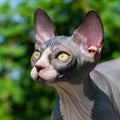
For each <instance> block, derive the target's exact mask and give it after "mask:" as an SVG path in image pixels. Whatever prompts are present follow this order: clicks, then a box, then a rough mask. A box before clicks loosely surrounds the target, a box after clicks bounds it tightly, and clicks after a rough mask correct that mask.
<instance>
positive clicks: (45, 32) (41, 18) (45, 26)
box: [34, 8, 55, 44]
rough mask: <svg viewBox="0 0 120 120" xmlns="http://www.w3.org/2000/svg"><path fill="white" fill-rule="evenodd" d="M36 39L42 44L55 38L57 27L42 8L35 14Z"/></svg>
mask: <svg viewBox="0 0 120 120" xmlns="http://www.w3.org/2000/svg"><path fill="white" fill-rule="evenodd" d="M34 25H35V38H36V40H37V44H42V43H44V42H46V41H48V40H49V39H51V38H52V37H54V36H55V26H54V24H53V22H52V21H51V19H50V17H49V16H48V15H47V14H46V13H45V12H44V11H43V10H42V9H40V8H38V9H36V11H35V13H34Z"/></svg>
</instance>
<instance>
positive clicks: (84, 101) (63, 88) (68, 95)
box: [55, 78, 93, 120]
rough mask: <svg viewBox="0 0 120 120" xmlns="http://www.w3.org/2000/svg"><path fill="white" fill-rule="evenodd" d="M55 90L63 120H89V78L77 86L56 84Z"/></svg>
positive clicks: (90, 102)
mask: <svg viewBox="0 0 120 120" xmlns="http://www.w3.org/2000/svg"><path fill="white" fill-rule="evenodd" d="M55 88H56V89H57V91H58V93H59V96H60V111H61V114H62V116H63V119H64V120H88V119H89V120H91V111H92V108H93V102H92V101H91V100H90V99H89V97H90V96H91V93H92V91H91V90H92V88H91V86H90V84H89V78H87V80H85V82H83V83H81V84H79V85H75V84H70V83H69V82H58V83H56V85H55Z"/></svg>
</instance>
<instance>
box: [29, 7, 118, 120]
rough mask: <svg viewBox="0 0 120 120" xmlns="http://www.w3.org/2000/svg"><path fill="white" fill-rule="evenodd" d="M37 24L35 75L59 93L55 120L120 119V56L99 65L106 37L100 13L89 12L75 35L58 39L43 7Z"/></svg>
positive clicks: (38, 10) (36, 15) (38, 13)
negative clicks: (104, 37)
mask: <svg viewBox="0 0 120 120" xmlns="http://www.w3.org/2000/svg"><path fill="white" fill-rule="evenodd" d="M34 24H35V38H36V43H35V50H34V52H33V55H32V58H31V64H32V67H33V68H32V70H31V76H32V78H33V79H34V80H36V81H38V82H40V83H41V84H43V85H46V86H53V87H54V88H55V89H56V90H57V92H58V94H59V97H58V98H57V102H56V105H55V106H54V108H53V111H52V118H51V119H52V120H120V58H118V59H115V60H111V61H108V62H105V63H101V64H98V65H97V63H98V61H99V60H100V56H101V50H102V46H103V36H104V32H103V25H102V21H101V19H100V17H99V16H98V14H97V13H96V12H95V11H90V12H88V13H87V14H86V16H85V17H84V19H83V21H82V23H81V24H80V26H79V27H78V28H77V29H76V30H75V31H74V32H73V34H72V35H71V36H55V26H54V24H53V22H52V21H51V19H50V17H49V16H48V15H47V14H46V12H45V11H44V10H42V9H40V8H38V9H37V10H36V11H35V14H34Z"/></svg>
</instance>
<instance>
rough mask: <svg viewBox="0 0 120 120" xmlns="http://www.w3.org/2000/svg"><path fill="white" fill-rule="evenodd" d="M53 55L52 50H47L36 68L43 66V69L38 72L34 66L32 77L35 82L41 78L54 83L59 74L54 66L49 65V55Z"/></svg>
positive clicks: (36, 64)
mask: <svg viewBox="0 0 120 120" xmlns="http://www.w3.org/2000/svg"><path fill="white" fill-rule="evenodd" d="M50 54H51V50H50V48H47V49H45V51H44V52H43V54H42V56H41V57H40V59H39V60H38V61H37V62H36V63H35V66H42V68H43V69H41V70H40V71H37V69H36V67H35V66H34V67H33V69H32V70H31V77H32V78H33V79H34V80H37V79H38V78H41V79H43V80H45V81H47V82H54V81H55V79H56V77H57V75H58V73H57V71H56V70H55V69H54V68H53V66H52V65H51V64H50V63H49V55H50Z"/></svg>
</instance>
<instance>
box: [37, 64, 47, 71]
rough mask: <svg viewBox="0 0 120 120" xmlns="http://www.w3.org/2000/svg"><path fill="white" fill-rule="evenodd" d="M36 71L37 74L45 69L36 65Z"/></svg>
mask: <svg viewBox="0 0 120 120" xmlns="http://www.w3.org/2000/svg"><path fill="white" fill-rule="evenodd" d="M35 67H36V69H37V72H39V71H40V70H42V69H45V67H43V66H38V65H35Z"/></svg>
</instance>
